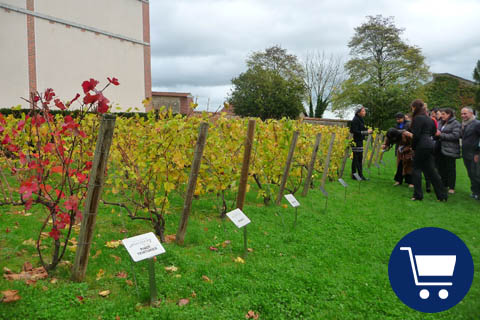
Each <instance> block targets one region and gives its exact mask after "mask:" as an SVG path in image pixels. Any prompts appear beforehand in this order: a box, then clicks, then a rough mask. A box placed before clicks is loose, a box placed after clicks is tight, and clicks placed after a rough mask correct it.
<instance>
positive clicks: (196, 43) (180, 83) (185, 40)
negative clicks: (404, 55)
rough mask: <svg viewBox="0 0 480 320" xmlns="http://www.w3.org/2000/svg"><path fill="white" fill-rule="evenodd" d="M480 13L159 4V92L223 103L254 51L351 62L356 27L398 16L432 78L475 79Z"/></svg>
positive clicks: (179, 0) (377, 4)
mask: <svg viewBox="0 0 480 320" xmlns="http://www.w3.org/2000/svg"><path fill="white" fill-rule="evenodd" d="M478 12H480V2H475V1H471V0H457V1H455V2H453V1H450V2H443V1H442V2H439V1H435V0H404V1H400V2H393V1H390V0H381V1H354V0H317V1H315V0H296V1H291V0H262V1H258V0H176V1H151V2H150V17H151V44H152V80H153V86H154V88H163V89H164V90H165V91H168V90H170V91H175V90H177V89H179V88H181V89H182V91H187V92H192V91H196V92H198V95H199V96H204V97H205V98H206V99H207V100H206V101H208V97H210V102H211V103H214V104H221V103H223V101H224V99H225V97H226V96H227V95H228V91H229V89H230V88H231V83H230V81H231V79H232V78H234V77H236V76H237V75H238V74H240V73H241V72H243V71H245V59H246V58H247V57H248V56H249V55H250V54H251V53H252V52H254V51H260V50H264V49H265V48H267V47H269V46H272V45H276V44H278V45H281V46H282V47H283V48H285V49H287V50H288V51H289V52H290V53H294V54H296V55H297V56H298V57H299V58H302V57H304V56H305V54H306V53H307V51H312V50H323V51H325V52H326V53H327V54H329V53H334V54H339V55H342V56H343V57H344V58H345V59H347V58H348V53H349V49H348V47H347V44H348V42H349V40H350V38H351V37H352V35H353V34H354V28H355V27H357V26H359V25H360V24H361V23H363V22H364V21H365V16H366V15H376V14H382V15H383V16H395V24H396V25H397V27H400V28H405V32H404V37H405V38H406V39H408V42H409V43H410V44H413V45H417V46H419V47H420V48H422V51H423V53H424V54H425V56H426V58H427V64H429V65H430V66H431V68H430V70H431V71H432V72H449V73H453V74H456V75H459V76H461V77H465V78H468V79H471V73H472V70H473V67H474V65H475V63H476V61H477V59H480V38H478V35H477V30H478V29H480V20H478V17H477V13H478ZM183 89H184V90H183ZM190 89H191V90H190ZM177 91H178V90H177ZM205 104H206V103H205Z"/></svg>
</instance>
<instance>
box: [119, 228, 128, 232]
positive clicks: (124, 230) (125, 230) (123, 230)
mask: <svg viewBox="0 0 480 320" xmlns="http://www.w3.org/2000/svg"><path fill="white" fill-rule="evenodd" d="M127 232H128V230H127V229H122V230H120V233H127Z"/></svg>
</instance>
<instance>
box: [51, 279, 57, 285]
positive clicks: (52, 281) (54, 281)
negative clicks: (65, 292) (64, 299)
mask: <svg viewBox="0 0 480 320" xmlns="http://www.w3.org/2000/svg"><path fill="white" fill-rule="evenodd" d="M57 282H58V280H57V278H52V280H50V283H51V284H55V283H57Z"/></svg>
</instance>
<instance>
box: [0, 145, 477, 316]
mask: <svg viewBox="0 0 480 320" xmlns="http://www.w3.org/2000/svg"><path fill="white" fill-rule="evenodd" d="M387 161H388V168H387V169H386V170H384V169H382V171H381V174H380V175H378V172H377V169H376V168H374V169H373V170H372V179H371V181H368V182H366V183H362V187H361V190H360V191H359V189H358V185H357V183H356V182H354V181H352V180H350V179H349V178H348V179H346V181H347V182H348V183H349V184H350V188H349V189H348V195H347V201H346V202H344V198H343V197H344V192H343V188H342V186H341V185H340V184H338V183H335V182H330V183H329V184H327V187H326V189H327V190H328V191H329V193H330V199H329V201H328V210H327V212H324V210H323V209H324V206H325V201H324V199H323V196H322V194H321V192H320V191H319V190H318V189H316V190H311V191H310V193H309V195H308V197H306V198H302V197H300V196H298V197H297V198H298V199H299V201H300V203H301V204H302V206H301V207H300V209H299V211H298V214H299V217H298V223H297V227H296V229H295V230H294V231H292V230H291V227H292V224H293V221H294V210H293V209H292V208H287V209H285V208H283V207H275V206H269V207H265V206H263V205H260V203H262V200H261V199H256V197H255V194H254V193H250V194H248V196H247V205H246V206H245V210H244V212H245V213H246V214H247V215H248V216H249V217H250V219H251V220H252V223H251V224H250V225H249V226H248V246H249V247H250V248H253V250H254V251H253V252H252V253H249V255H248V257H247V259H246V263H245V264H241V263H236V262H234V261H233V260H234V259H235V258H236V257H238V256H241V254H242V251H243V233H242V232H241V230H236V228H235V227H234V225H233V224H232V223H231V222H229V221H225V222H224V223H222V221H220V220H219V219H218V218H217V215H218V214H217V213H216V211H215V209H214V208H213V207H212V204H213V202H212V200H211V199H200V200H197V201H195V202H194V206H193V213H192V217H191V220H190V222H189V226H188V231H187V237H186V243H185V246H183V247H179V246H176V245H174V244H165V248H166V250H167V253H166V254H164V255H161V256H159V257H158V261H157V262H156V263H155V268H156V283H157V287H158V293H159V297H160V300H161V303H160V305H159V307H157V308H150V307H149V306H148V301H149V287H148V272H147V263H146V262H145V261H143V262H139V263H136V264H133V263H132V262H131V260H130V258H129V256H128V254H127V252H126V250H125V249H124V248H123V247H122V246H120V247H118V248H116V249H111V248H107V247H105V243H106V242H107V241H110V240H116V239H123V238H125V237H129V236H134V235H137V234H141V233H144V232H149V231H151V230H150V228H149V226H148V225H147V224H145V223H144V222H139V221H135V222H132V221H129V220H128V219H127V218H126V217H125V215H124V213H120V211H119V210H116V211H115V213H112V207H105V206H101V208H100V211H99V216H98V219H97V229H96V230H97V232H96V235H95V239H94V243H93V245H92V254H94V253H96V252H97V251H99V250H101V253H100V254H99V255H98V256H97V257H96V258H93V259H92V258H91V259H90V261H89V266H88V271H87V278H86V282H84V283H80V284H77V283H73V282H71V281H70V280H69V277H70V271H69V267H68V266H60V267H59V268H58V269H57V270H56V271H55V272H53V273H52V275H51V277H55V278H57V279H58V282H57V283H50V280H40V281H38V282H37V283H36V285H33V286H28V285H26V284H24V283H23V282H19V281H18V282H9V281H6V280H4V279H0V291H3V290H7V289H16V290H19V294H20V296H21V297H22V298H21V300H20V301H17V302H14V303H9V304H0V318H1V319H99V318H101V319H115V317H116V316H119V317H120V319H245V314H246V313H247V312H248V311H249V310H253V311H255V312H256V313H258V314H260V319H478V318H480V284H479V282H478V277H479V276H480V274H479V271H478V270H479V269H478V267H477V269H476V271H475V278H477V280H476V281H475V280H474V282H473V285H472V288H471V290H470V292H469V293H468V295H467V296H466V297H465V299H464V300H463V301H462V302H461V303H459V304H458V305H457V306H455V307H454V308H452V309H450V310H448V311H446V312H443V313H439V314H423V313H420V312H417V311H414V310H412V309H410V308H408V307H407V306H405V305H404V304H403V303H402V302H401V301H400V300H399V299H398V298H397V297H396V295H395V294H394V292H393V291H392V289H391V287H390V283H389V280H388V270H387V267H388V260H389V257H390V254H391V251H392V249H393V248H394V246H395V245H396V243H397V242H398V241H399V240H400V239H401V238H402V237H403V236H404V235H406V234H407V233H409V232H411V231H413V230H415V229H417V228H421V227H428V226H433V227H441V228H445V229H448V230H450V231H452V232H454V233H455V234H457V235H458V236H459V237H460V238H462V239H463V240H464V241H465V243H466V244H467V246H468V247H469V249H470V251H471V253H472V256H473V259H474V263H476V264H477V265H480V263H479V261H480V236H479V233H478V230H479V224H480V215H479V213H480V210H479V209H480V203H479V202H475V201H474V200H472V199H470V198H469V190H468V181H467V180H468V179H467V178H466V173H465V169H464V168H463V164H462V163H461V161H458V163H457V164H458V181H457V185H458V187H457V194H456V195H454V196H452V197H450V199H449V201H448V203H439V202H437V201H435V199H434V195H433V194H426V196H425V199H424V201H422V202H412V201H410V200H409V198H410V197H411V195H412V192H411V190H409V189H408V188H407V187H406V186H400V187H395V188H394V187H392V184H393V180H392V177H393V167H394V159H393V157H392V155H391V154H390V155H389V156H388V157H387ZM346 176H348V175H346ZM284 203H286V202H284ZM173 208H174V209H175V210H172V211H175V212H177V214H173V215H169V216H168V218H167V233H168V234H172V233H175V232H176V229H177V224H178V219H179V214H178V213H179V212H180V211H181V202H180V200H179V199H174V201H173ZM15 211H17V210H15V209H12V208H0V226H1V230H0V268H3V267H8V268H10V269H12V270H13V271H15V272H17V271H20V269H21V266H22V264H23V263H24V262H25V261H31V262H32V263H34V265H35V264H38V258H37V257H35V256H34V255H35V250H34V248H33V247H32V246H29V245H23V244H22V242H23V241H24V240H25V239H28V238H35V237H36V234H37V232H38V229H39V228H40V218H41V216H40V215H41V214H40V213H39V212H36V211H35V209H33V210H32V212H33V215H32V216H28V217H25V216H21V215H16V214H12V213H11V212H15ZM16 223H18V226H17V225H16ZM6 228H9V229H10V230H11V232H10V233H6V232H5V230H6ZM123 228H126V229H127V230H128V233H126V234H125V233H120V231H121V230H122V229H123ZM225 240H230V241H231V244H230V245H228V246H226V247H225V248H223V247H222V245H221V243H222V242H224V241H225ZM210 246H217V247H218V248H219V251H218V252H213V251H210V250H209V247H210ZM114 256H116V257H118V258H120V259H118V258H117V259H115V257H114ZM73 258H74V253H72V252H68V254H67V256H66V258H65V259H66V260H68V261H73ZM170 265H175V266H176V267H178V271H177V272H175V273H168V272H166V271H165V270H164V267H165V266H170ZM100 269H103V270H105V275H104V276H103V277H102V278H101V279H100V280H98V281H97V280H96V275H97V273H98V271H99V270H100ZM119 271H125V272H127V273H128V278H127V279H128V280H131V281H135V278H134V275H135V277H136V280H137V283H138V295H137V290H136V288H135V286H129V285H128V284H127V283H126V281H125V279H119V278H116V277H115V274H116V273H117V272H119ZM203 275H205V276H208V277H209V278H210V279H211V280H212V281H211V282H206V281H204V280H202V276H203ZM179 276H180V277H179ZM102 290H110V291H111V294H110V295H109V296H108V297H106V298H102V297H100V296H99V295H98V292H99V291H102ZM193 292H195V295H196V297H192V293H193ZM77 296H82V297H84V300H83V302H80V301H79V300H78V299H77ZM181 298H188V299H190V303H189V304H188V305H186V306H183V307H179V306H178V305H177V304H176V303H177V302H178V300H179V299H181Z"/></svg>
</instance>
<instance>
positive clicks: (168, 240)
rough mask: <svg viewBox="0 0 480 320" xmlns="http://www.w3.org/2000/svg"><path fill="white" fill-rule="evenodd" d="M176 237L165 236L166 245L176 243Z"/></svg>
mask: <svg viewBox="0 0 480 320" xmlns="http://www.w3.org/2000/svg"><path fill="white" fill-rule="evenodd" d="M176 238H177V237H176V235H174V234H167V235H166V236H165V243H172V242H175V239H176Z"/></svg>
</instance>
